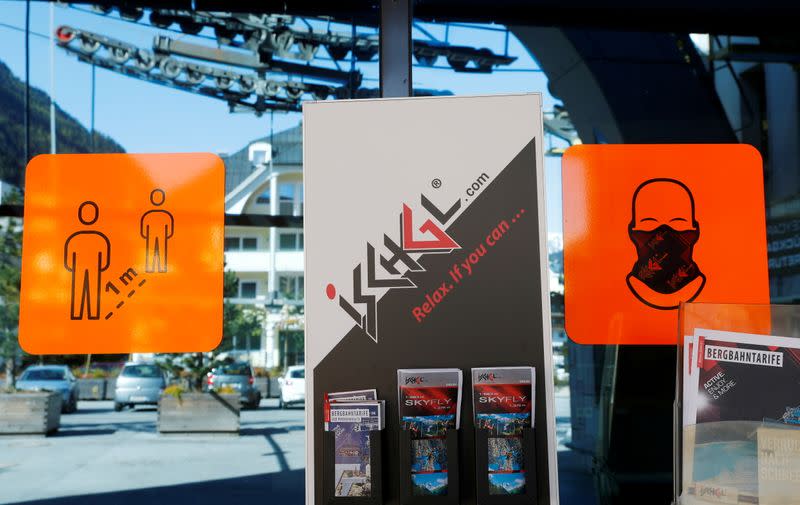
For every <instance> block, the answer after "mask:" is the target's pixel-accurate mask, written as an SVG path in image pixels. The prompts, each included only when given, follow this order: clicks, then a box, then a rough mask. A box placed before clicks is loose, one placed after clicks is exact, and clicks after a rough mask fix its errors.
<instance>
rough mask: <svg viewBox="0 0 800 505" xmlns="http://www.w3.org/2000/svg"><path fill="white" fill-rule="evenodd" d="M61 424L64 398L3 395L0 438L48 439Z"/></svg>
mask: <svg viewBox="0 0 800 505" xmlns="http://www.w3.org/2000/svg"><path fill="white" fill-rule="evenodd" d="M60 423H61V395H60V394H58V393H53V392H45V391H41V392H39V391H36V392H33V391H31V392H27V391H16V392H5V393H0V434H2V435H22V434H34V435H47V434H49V433H54V432H56V431H57V430H58V427H59V425H60Z"/></svg>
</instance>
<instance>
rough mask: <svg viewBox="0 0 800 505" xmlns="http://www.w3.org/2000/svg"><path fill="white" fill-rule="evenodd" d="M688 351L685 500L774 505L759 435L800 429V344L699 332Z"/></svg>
mask: <svg viewBox="0 0 800 505" xmlns="http://www.w3.org/2000/svg"><path fill="white" fill-rule="evenodd" d="M684 348H685V350H686V354H688V357H687V358H686V361H685V362H684V367H683V370H684V371H683V380H684V399H683V406H684V492H685V493H686V492H688V493H690V494H693V495H694V496H695V497H697V498H700V499H703V498H704V497H705V498H707V499H710V498H708V497H724V498H725V499H726V500H730V502H731V503H737V502H741V501H746V502H750V503H768V502H769V503H772V502H771V501H768V500H762V499H761V498H762V497H761V492H762V490H761V489H760V485H763V479H762V477H763V475H762V474H763V473H764V472H765V471H766V470H767V469H768V467H769V465H770V464H771V463H770V462H769V461H768V459H769V458H768V457H767V456H768V455H769V454H770V453H775V450H774V448H772V449H769V448H762V447H760V446H759V444H760V443H761V439H762V438H764V437H762V436H756V430H760V429H761V428H759V427H760V426H775V427H783V428H784V430H782V432H783V433H790V432H794V430H793V429H789V431H788V432H787V431H785V430H786V429H787V428H791V427H794V428H800V388H798V386H800V340H798V339H795V338H787V337H777V336H768V335H753V334H745V333H735V332H722V331H713V330H704V329H697V330H695V333H694V335H693V336H692V337H691V338H690V337H685V343H684ZM778 445H780V444H778ZM765 455H766V456H765ZM760 483H762V484H760ZM753 500H755V501H753ZM716 501H720V500H716Z"/></svg>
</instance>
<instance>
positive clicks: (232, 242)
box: [225, 237, 239, 251]
mask: <svg viewBox="0 0 800 505" xmlns="http://www.w3.org/2000/svg"><path fill="white" fill-rule="evenodd" d="M225 250H226V251H238V250H239V237H225Z"/></svg>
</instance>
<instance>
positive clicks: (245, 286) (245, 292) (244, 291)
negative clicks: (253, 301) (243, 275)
mask: <svg viewBox="0 0 800 505" xmlns="http://www.w3.org/2000/svg"><path fill="white" fill-rule="evenodd" d="M239 290H240V291H239V292H240V297H241V298H255V297H256V283H255V282H240V283H239Z"/></svg>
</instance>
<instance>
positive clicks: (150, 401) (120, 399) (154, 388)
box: [114, 363, 167, 412]
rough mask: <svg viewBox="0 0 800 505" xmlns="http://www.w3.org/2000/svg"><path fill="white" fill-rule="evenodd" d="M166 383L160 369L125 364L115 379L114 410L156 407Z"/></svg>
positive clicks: (151, 365)
mask: <svg viewBox="0 0 800 505" xmlns="http://www.w3.org/2000/svg"><path fill="white" fill-rule="evenodd" d="M166 384H167V381H166V378H165V377H164V372H163V371H162V370H161V368H160V367H159V366H158V365H156V364H153V363H126V364H125V366H124V367H123V369H122V372H120V374H119V377H117V385H116V389H115V390H114V410H115V411H117V412H119V411H121V410H122V409H124V408H125V407H126V406H128V407H134V406H136V405H158V399H159V397H161V392H162V391H164V387H165V386H166Z"/></svg>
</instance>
